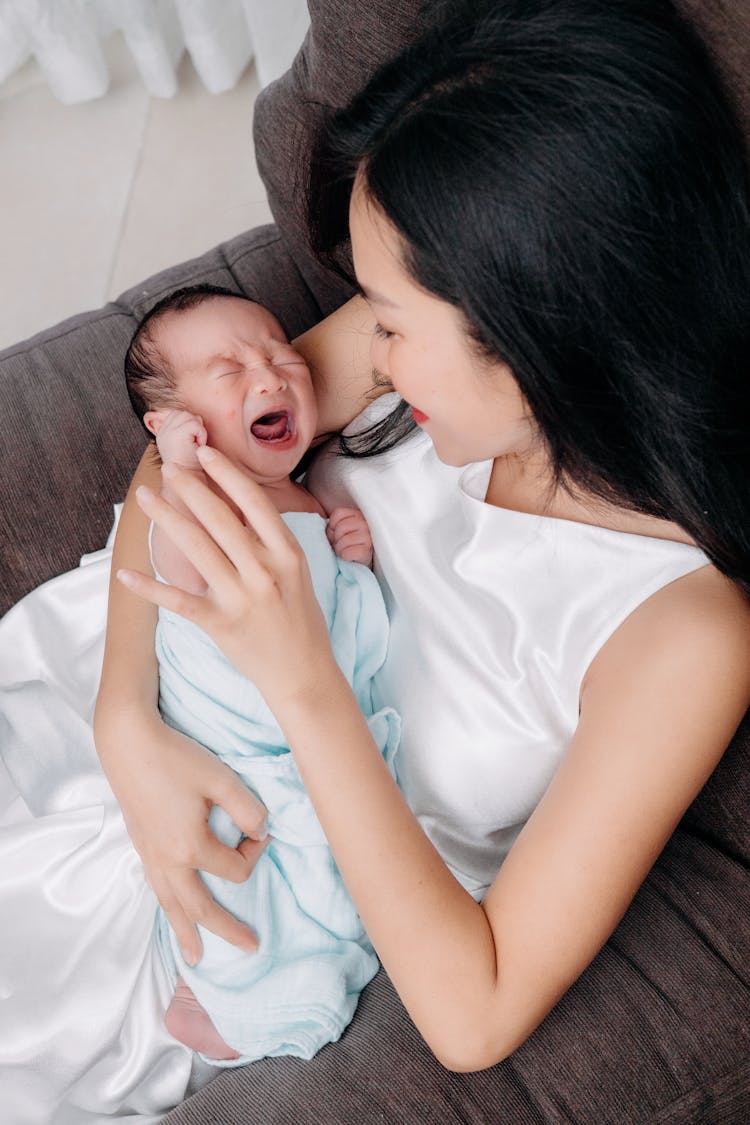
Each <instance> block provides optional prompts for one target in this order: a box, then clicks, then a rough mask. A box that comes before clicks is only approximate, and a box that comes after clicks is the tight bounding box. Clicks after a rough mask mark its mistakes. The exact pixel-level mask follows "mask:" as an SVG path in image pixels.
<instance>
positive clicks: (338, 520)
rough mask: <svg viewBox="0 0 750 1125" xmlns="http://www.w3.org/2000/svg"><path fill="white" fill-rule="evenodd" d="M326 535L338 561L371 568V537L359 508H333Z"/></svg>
mask: <svg viewBox="0 0 750 1125" xmlns="http://www.w3.org/2000/svg"><path fill="white" fill-rule="evenodd" d="M326 534H327V535H328V541H329V543H330V544H331V546H332V547H333V549H334V551H335V552H336V554H337V555H338V556H339V558H340V559H346V561H347V562H357V563H362V565H363V566H372V536H371V535H370V529H369V527H368V526H367V520H366V519H365V517H364V516H363V514H362V512H360V510H359V508H334V509H333V511H332V512H331V514H330V516H329V517H328V529H327V532H326Z"/></svg>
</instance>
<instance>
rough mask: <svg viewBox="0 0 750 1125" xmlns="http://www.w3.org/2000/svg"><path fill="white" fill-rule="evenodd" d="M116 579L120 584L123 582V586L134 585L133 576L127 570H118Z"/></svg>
mask: <svg viewBox="0 0 750 1125" xmlns="http://www.w3.org/2000/svg"><path fill="white" fill-rule="evenodd" d="M115 578H116V579H117V581H118V582H122V584H123V586H132V585H133V575H132V574H131V573H130V571H127V570H118V571H117V572H116V573H115Z"/></svg>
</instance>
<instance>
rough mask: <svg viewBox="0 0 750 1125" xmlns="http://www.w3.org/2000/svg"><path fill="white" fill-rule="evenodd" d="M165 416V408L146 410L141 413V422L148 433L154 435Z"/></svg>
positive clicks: (160, 426)
mask: <svg viewBox="0 0 750 1125" xmlns="http://www.w3.org/2000/svg"><path fill="white" fill-rule="evenodd" d="M166 416H167V412H166V410H147V411H146V413H145V414H144V415H143V424H144V426H145V427H146V429H147V430H148V431H149V433H152V434H153V435H154V437H156V435H157V434H158V432H159V430H160V429H161V428H162V425H163V423H164V419H165V418H166Z"/></svg>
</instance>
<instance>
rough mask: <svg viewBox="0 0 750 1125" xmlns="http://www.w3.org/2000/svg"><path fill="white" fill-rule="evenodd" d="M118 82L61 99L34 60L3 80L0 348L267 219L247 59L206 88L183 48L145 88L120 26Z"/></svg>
mask: <svg viewBox="0 0 750 1125" xmlns="http://www.w3.org/2000/svg"><path fill="white" fill-rule="evenodd" d="M106 54H107V57H108V61H109V65H110V72H111V76H112V79H111V84H110V89H109V92H108V93H107V95H106V96H105V97H103V98H100V99H98V100H97V101H92V102H85V103H82V104H80V105H73V106H65V105H62V104H61V103H60V102H58V101H56V100H55V99H54V98H53V96H52V95H51V93H50V92H49V90H48V89H47V87H46V85H45V83H44V79H43V78H42V76H41V73H40V72H39V70H38V68H37V67H36V64H34V63H27V64H26V66H24V67H23V68H22V69H21V70H19V71H17V72H16V74H14V75H13V76H12V77H11V78H10V79H9V80H8V81H7V82H6V83H4V84H3V85H2V86H0V169H1V172H0V229H1V230H2V238H1V239H0V292H1V295H2V296H1V299H0V348H3V347H7V346H8V345H10V344H13V343H16V342H17V341H19V340H22V339H24V338H25V337H27V336H29V335H31V334H32V333H33V332H36V331H38V330H40V329H42V328H46V327H49V326H50V325H52V324H54V323H55V322H56V321H58V320H60V319H62V318H63V317H66V316H69V315H71V314H73V313H77V312H81V311H83V310H85V309H89V308H96V307H98V306H99V305H101V304H102V303H103V302H105V301H106V300H108V299H109V298H111V297H116V296H117V295H118V293H121V292H122V290H123V289H126V288H127V287H128V286H130V285H133V284H135V283H136V282H138V281H140V280H141V279H143V278H145V277H148V276H149V274H151V273H153V272H154V271H156V270H158V269H161V268H163V267H165V266H169V265H173V264H174V263H176V262H179V261H182V260H183V259H185V258H191V257H193V256H194V255H196V254H200V253H202V252H203V251H204V250H208V249H210V248H211V247H212V246H215V245H216V244H217V243H218V242H221V241H223V240H224V239H226V238H229V237H231V236H232V235H234V234H237V233H239V232H240V231H242V230H245V229H246V228H248V227H252V226H256V225H257V224H259V223H264V222H268V221H270V213H269V210H268V205H267V203H266V198H265V192H264V189H263V185H262V184H261V182H260V179H259V178H258V173H257V169H256V166H255V157H254V153H253V146H252V115H253V104H254V101H255V96H256V94H257V92H258V84H257V80H256V77H255V71H254V68H253V67H252V65H251V66H250V67H249V68H248V69H247V70H246V71H245V73H244V74H243V76H242V78H241V79H240V81H239V83H238V84H237V85H236V86H235V87H234V89H233V90H230V91H229V92H228V93H225V94H219V95H214V94H209V93H207V92H206V90H205V89H204V87H203V85H202V84H201V82H200V80H199V78H198V76H197V75H196V73H195V71H194V69H193V67H192V64H191V63H190V60H189V58H188V56H185V57H183V60H182V62H181V64H180V69H179V79H180V85H179V92H178V94H177V95H176V96H175V97H174V98H172V99H157V98H149V96H148V94H147V93H146V91H145V90H144V87H143V84H142V82H141V80H140V77H139V76H138V74H137V72H136V70H135V67H134V65H133V63H132V60H131V59H130V56H129V55H128V53H127V50H126V49H125V46H124V43H123V41H122V38H121V36H119V35H117V34H116V35H113V36H112V37H111V38H110V39H109V40H108V41H107V43H106Z"/></svg>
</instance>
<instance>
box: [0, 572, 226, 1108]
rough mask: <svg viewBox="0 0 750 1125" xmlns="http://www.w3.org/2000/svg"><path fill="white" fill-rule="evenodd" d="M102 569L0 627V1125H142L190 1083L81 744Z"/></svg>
mask: <svg viewBox="0 0 750 1125" xmlns="http://www.w3.org/2000/svg"><path fill="white" fill-rule="evenodd" d="M109 556H110V552H109V551H108V550H105V551H102V552H99V553H98V554H97V555H94V556H90V557H89V559H88V560H87V563H86V565H83V566H81V568H80V569H78V570H75V571H72V572H71V573H70V574H66V575H64V576H63V577H62V578H59V579H55V580H53V581H52V582H49V583H47V584H46V585H45V586H42V587H40V589H39V590H37V591H35V592H34V593H33V594H31V595H29V597H27V598H25V599H24V600H23V601H22V602H21V603H19V605H18V606H16V607H15V608H14V609H13V610H11V612H10V613H9V614H7V615H6V616H5V618H3V620H2V622H0V1120H2V1122H3V1125H94V1123H96V1125H98V1123H100V1122H105V1121H106V1122H109V1121H111V1120H112V1119H113V1118H116V1119H117V1121H118V1122H137V1123H138V1125H151V1123H152V1122H155V1121H157V1120H159V1118H160V1116H161V1115H162V1114H163V1113H164V1112H166V1111H167V1110H168V1109H170V1108H171V1107H172V1106H174V1105H175V1104H177V1102H179V1101H180V1100H181V1099H182V1098H183V1097H184V1096H185V1092H186V1090H187V1088H188V1084H189V1082H190V1080H191V1067H192V1055H191V1053H190V1052H189V1051H188V1050H186V1049H185V1048H184V1047H182V1046H181V1045H180V1044H178V1043H175V1041H174V1040H173V1039H172V1038H171V1037H170V1036H169V1035H168V1034H167V1032H166V1031H165V1030H164V1028H163V1014H164V1011H165V1007H166V1004H167V1003H168V999H169V996H170V992H171V989H170V985H169V983H168V981H167V979H166V974H165V972H164V969H163V966H162V962H161V958H160V957H159V955H158V953H157V951H156V945H155V943H154V941H153V929H154V920H155V913H156V903H155V899H154V897H153V895H152V893H151V891H150V890H149V888H148V887H147V886H146V884H145V881H144V878H143V868H142V866H141V863H140V860H139V859H138V856H137V855H136V853H135V851H134V850H133V847H132V845H131V844H130V841H129V838H128V836H127V833H126V831H125V827H124V824H123V820H122V817H121V815H120V812H119V809H118V807H117V804H116V803H115V800H114V797H113V795H112V792H111V790H110V789H109V786H108V785H107V782H106V780H105V778H104V775H103V774H102V772H101V769H100V767H99V763H98V759H97V757H96V752H95V750H94V744H93V739H92V734H91V716H92V713H93V707H94V701H95V698H96V690H97V686H98V682H99V673H100V668H101V659H102V649H103V638H104V633H103V626H104V621H105V614H106V599H107V584H108V578H109ZM198 1068H200V1069H198ZM213 1073H214V1071H213V1069H209V1068H208V1067H205V1065H204V1064H200V1063H197V1064H196V1079H195V1080H196V1081H197V1080H203V1081H205V1080H206V1078H207V1077H208V1076H209V1075H211V1074H213Z"/></svg>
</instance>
